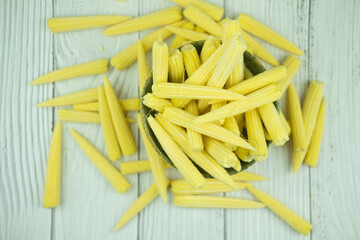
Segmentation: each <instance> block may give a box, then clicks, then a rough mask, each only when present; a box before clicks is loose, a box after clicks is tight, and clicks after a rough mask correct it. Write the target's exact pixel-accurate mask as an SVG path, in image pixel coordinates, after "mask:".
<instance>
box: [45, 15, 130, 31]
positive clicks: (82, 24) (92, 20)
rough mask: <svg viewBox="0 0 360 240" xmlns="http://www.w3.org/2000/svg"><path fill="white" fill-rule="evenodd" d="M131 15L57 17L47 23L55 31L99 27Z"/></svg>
mask: <svg viewBox="0 0 360 240" xmlns="http://www.w3.org/2000/svg"><path fill="white" fill-rule="evenodd" d="M131 18H132V17H130V16H120V15H103V16H85V17H56V18H50V19H49V20H48V21H47V25H48V27H49V28H50V31H51V32H53V33H59V32H67V31H74V30H82V29H88V28H97V27H104V26H109V25H113V24H116V23H120V22H123V21H126V20H129V19H131Z"/></svg>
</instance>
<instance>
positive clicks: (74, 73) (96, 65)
mask: <svg viewBox="0 0 360 240" xmlns="http://www.w3.org/2000/svg"><path fill="white" fill-rule="evenodd" d="M108 63H109V61H108V60H107V59H99V60H95V61H91V62H86V63H81V64H77V65H73V66H70V67H65V68H62V69H58V70H55V71H52V72H50V73H47V74H45V75H43V76H41V77H39V78H37V79H35V80H34V81H32V82H30V83H29V85H38V84H43V83H51V82H57V81H62V80H66V79H69V78H76V77H82V76H89V75H96V74H101V73H105V72H107V71H108V67H107V65H108Z"/></svg>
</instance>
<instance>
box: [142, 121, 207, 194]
mask: <svg viewBox="0 0 360 240" xmlns="http://www.w3.org/2000/svg"><path fill="white" fill-rule="evenodd" d="M147 120H148V122H149V125H150V127H151V129H152V131H153V132H154V134H155V136H156V138H157V139H158V141H159V142H160V144H161V147H162V148H163V149H164V151H165V152H166V154H167V155H168V157H169V158H170V159H171V161H172V162H173V163H174V165H175V166H176V168H177V169H178V170H179V172H180V173H181V175H182V176H183V177H184V178H185V179H186V180H187V181H188V182H189V183H190V184H191V186H192V187H193V188H195V189H198V188H201V187H202V186H203V185H204V184H205V178H204V177H203V175H202V174H201V173H200V172H199V170H198V169H197V168H196V167H195V166H194V164H193V163H192V162H191V161H190V159H189V158H188V157H187V156H186V155H185V154H184V152H183V151H181V149H180V148H179V146H178V145H177V144H176V143H175V142H174V140H173V139H172V138H171V137H170V136H169V135H168V133H167V132H166V131H165V130H164V129H163V128H162V127H161V125H160V124H159V123H158V122H157V121H156V120H155V119H154V118H153V117H152V116H149V117H148V118H147Z"/></svg>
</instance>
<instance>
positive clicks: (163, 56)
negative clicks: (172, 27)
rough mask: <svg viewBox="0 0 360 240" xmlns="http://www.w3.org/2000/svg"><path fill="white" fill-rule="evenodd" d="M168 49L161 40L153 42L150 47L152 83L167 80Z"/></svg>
mask: <svg viewBox="0 0 360 240" xmlns="http://www.w3.org/2000/svg"><path fill="white" fill-rule="evenodd" d="M168 58H169V50H168V47H167V45H166V43H164V42H163V41H161V40H158V41H156V42H155V43H154V45H153V48H152V76H153V81H154V84H156V83H161V82H167V80H168V69H169V62H168V61H169V60H168Z"/></svg>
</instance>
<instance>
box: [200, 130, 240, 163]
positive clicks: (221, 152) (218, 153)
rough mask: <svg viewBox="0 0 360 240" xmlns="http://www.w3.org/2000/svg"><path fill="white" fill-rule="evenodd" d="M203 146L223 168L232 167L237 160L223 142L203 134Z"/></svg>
mask: <svg viewBox="0 0 360 240" xmlns="http://www.w3.org/2000/svg"><path fill="white" fill-rule="evenodd" d="M204 147H205V149H206V151H207V152H208V153H209V154H210V155H211V156H212V157H213V158H214V159H215V160H216V161H218V162H219V163H220V164H221V166H223V167H225V168H231V167H234V166H235V164H236V162H237V161H238V158H237V156H236V155H235V153H234V152H232V151H231V150H229V149H228V148H227V147H226V146H225V144H224V143H222V142H220V141H218V140H216V139H213V138H209V137H207V136H204Z"/></svg>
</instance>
